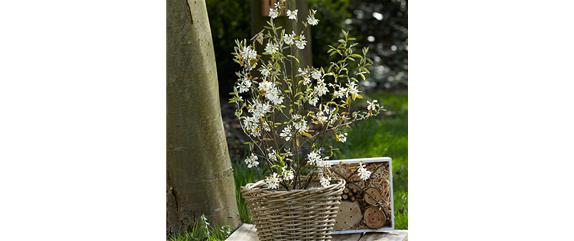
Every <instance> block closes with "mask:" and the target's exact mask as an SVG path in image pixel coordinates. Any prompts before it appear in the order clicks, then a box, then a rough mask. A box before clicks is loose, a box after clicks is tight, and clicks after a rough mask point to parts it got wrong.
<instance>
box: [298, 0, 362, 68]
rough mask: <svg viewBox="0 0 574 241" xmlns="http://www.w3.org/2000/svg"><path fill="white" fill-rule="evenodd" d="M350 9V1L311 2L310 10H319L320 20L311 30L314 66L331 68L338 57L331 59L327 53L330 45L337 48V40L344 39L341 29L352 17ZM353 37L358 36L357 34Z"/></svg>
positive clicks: (318, 16)
mask: <svg viewBox="0 0 574 241" xmlns="http://www.w3.org/2000/svg"><path fill="white" fill-rule="evenodd" d="M348 7H349V0H341V1H328V0H309V9H315V10H317V18H319V24H318V25H317V26H314V27H313V28H311V39H312V41H311V42H312V43H313V49H312V54H313V65H314V66H329V63H330V62H331V61H333V60H334V59H336V57H329V55H327V54H326V53H327V51H328V50H329V47H328V46H329V45H332V46H335V45H337V39H340V38H343V34H342V33H341V29H343V28H344V26H345V19H347V18H349V17H350V16H351V14H350V13H349V12H348V11H347V8H348ZM351 35H353V36H356V34H351ZM363 46H366V45H363Z"/></svg>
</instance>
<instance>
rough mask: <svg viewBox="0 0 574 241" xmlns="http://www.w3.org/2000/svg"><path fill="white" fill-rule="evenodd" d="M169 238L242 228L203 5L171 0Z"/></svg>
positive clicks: (197, 1)
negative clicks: (212, 226)
mask: <svg viewBox="0 0 574 241" xmlns="http://www.w3.org/2000/svg"><path fill="white" fill-rule="evenodd" d="M166 183H167V208H166V209H167V230H166V231H167V234H168V235H169V234H175V233H177V232H185V231H188V229H189V227H190V226H192V225H193V223H194V222H195V221H199V220H200V217H201V214H205V216H206V217H207V218H208V219H209V220H211V222H215V223H217V224H218V225H221V222H222V221H225V223H226V224H228V225H230V226H231V228H232V229H235V228H237V227H238V226H239V225H240V218H239V212H238V210H237V204H236V200H235V184H234V179H233V170H232V168H231V163H230V161H229V154H228V150H227V143H226V140H225V134H224V130H223V122H222V120H221V111H220V106H219V92H218V82H217V68H216V65H215V56H214V51H213V42H212V38H211V30H210V27H209V20H208V15H207V9H206V5H205V1H203V0H187V1H181V0H179V1H176V0H168V1H167V182H166Z"/></svg>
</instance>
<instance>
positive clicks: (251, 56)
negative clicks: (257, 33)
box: [240, 46, 257, 62]
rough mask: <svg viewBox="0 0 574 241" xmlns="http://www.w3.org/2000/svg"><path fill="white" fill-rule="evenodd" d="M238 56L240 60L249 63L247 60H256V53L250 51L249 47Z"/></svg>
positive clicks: (252, 50)
mask: <svg viewBox="0 0 574 241" xmlns="http://www.w3.org/2000/svg"><path fill="white" fill-rule="evenodd" d="M240 55H241V58H243V59H244V60H246V61H248V62H249V60H252V59H256V58H257V51H255V50H254V49H252V48H251V46H247V47H245V48H243V50H242V51H241V52H240Z"/></svg>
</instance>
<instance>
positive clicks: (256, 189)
mask: <svg viewBox="0 0 574 241" xmlns="http://www.w3.org/2000/svg"><path fill="white" fill-rule="evenodd" d="M330 182H331V184H330V185H328V186H326V187H323V186H313V187H308V188H307V189H291V190H289V191H287V190H285V189H284V188H282V189H269V188H268V186H267V184H266V183H265V180H260V181H258V182H255V183H248V184H246V185H245V186H244V187H241V193H258V194H259V195H263V196H264V195H266V194H269V195H277V194H287V193H290V194H294V193H306V194H312V193H315V192H323V191H325V190H329V189H338V188H340V187H341V186H345V180H344V179H341V178H333V179H332V180H330Z"/></svg>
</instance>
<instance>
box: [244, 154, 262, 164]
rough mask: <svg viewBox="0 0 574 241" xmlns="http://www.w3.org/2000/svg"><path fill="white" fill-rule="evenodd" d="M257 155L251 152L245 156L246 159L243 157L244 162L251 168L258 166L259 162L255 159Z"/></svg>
mask: <svg viewBox="0 0 574 241" xmlns="http://www.w3.org/2000/svg"><path fill="white" fill-rule="evenodd" d="M257 159H258V158H257V156H256V155H255V154H253V153H251V156H249V157H247V159H245V163H246V164H247V165H248V166H247V167H248V168H252V167H256V166H259V162H258V161H257Z"/></svg>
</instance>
